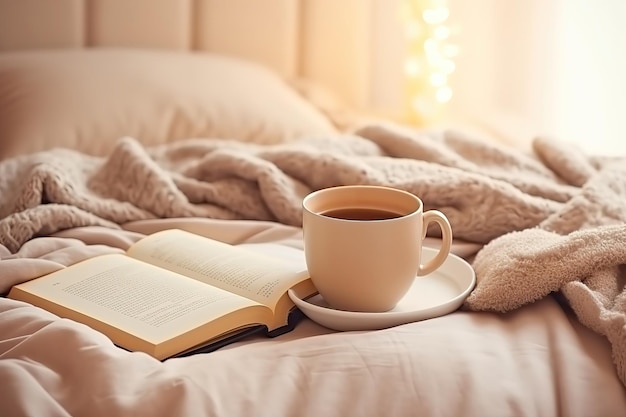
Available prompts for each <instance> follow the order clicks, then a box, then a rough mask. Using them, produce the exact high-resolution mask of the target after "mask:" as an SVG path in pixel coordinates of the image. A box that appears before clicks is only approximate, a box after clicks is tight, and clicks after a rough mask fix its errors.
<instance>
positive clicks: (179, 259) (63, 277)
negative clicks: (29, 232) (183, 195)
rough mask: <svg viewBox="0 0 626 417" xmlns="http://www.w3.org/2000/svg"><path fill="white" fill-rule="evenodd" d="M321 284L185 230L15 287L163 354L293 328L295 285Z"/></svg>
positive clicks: (309, 291)
mask: <svg viewBox="0 0 626 417" xmlns="http://www.w3.org/2000/svg"><path fill="white" fill-rule="evenodd" d="M290 288H293V289H294V291H295V292H296V293H298V295H299V296H303V297H306V296H310V295H313V294H314V293H315V292H316V290H315V288H314V286H313V284H312V282H311V280H310V279H309V276H308V273H307V271H306V268H302V265H297V264H295V263H293V262H288V261H284V260H281V259H279V258H277V257H272V256H271V255H269V254H267V253H262V252H257V251H253V250H251V249H249V248H244V247H238V246H233V245H229V244H226V243H222V242H218V241H215V240H211V239H208V238H206V237H203V236H200V235H196V234H193V233H189V232H185V231H182V230H176V229H174V230H166V231H162V232H158V233H155V234H153V235H150V236H147V237H145V238H143V239H141V240H140V241H138V242H136V243H135V244H134V245H133V246H131V247H130V248H129V250H128V251H127V252H126V254H113V255H102V256H97V257H94V258H91V259H88V260H85V261H82V262H79V263H77V264H74V265H72V266H69V267H67V268H65V269H62V270H59V271H57V272H54V273H52V274H49V275H45V276H43V277H41V278H37V279H34V280H31V281H28V282H25V283H23V284H19V285H16V286H14V287H13V288H12V289H11V291H10V292H9V295H8V297H9V298H13V299H17V300H22V301H26V302H28V303H31V304H33V305H36V306H39V307H41V308H43V309H46V310H48V311H50V312H52V313H54V314H56V315H58V316H61V317H66V318H70V319H73V320H75V321H78V322H81V323H84V324H86V325H88V326H90V327H92V328H94V329H96V330H98V331H100V332H102V333H104V334H105V335H107V336H108V337H109V338H110V339H111V340H112V341H113V342H114V343H115V344H117V345H118V346H120V347H123V348H125V349H128V350H133V351H143V352H146V353H148V354H150V355H152V356H154V357H155V358H157V359H165V358H168V357H171V356H176V355H180V354H182V353H184V352H189V351H194V350H196V349H198V348H199V347H201V346H207V345H211V344H212V343H220V341H222V342H223V341H224V340H228V339H230V338H233V337H234V336H235V335H237V334H241V333H243V332H250V330H251V329H262V330H263V331H265V332H266V333H268V334H269V335H274V334H281V333H284V332H285V331H289V330H291V328H293V324H294V323H293V322H292V321H291V320H290V313H291V312H293V311H297V310H296V309H295V306H294V304H293V303H292V301H291V299H290V298H289V296H288V295H287V290H288V289H290Z"/></svg>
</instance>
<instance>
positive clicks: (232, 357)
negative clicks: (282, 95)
mask: <svg viewBox="0 0 626 417" xmlns="http://www.w3.org/2000/svg"><path fill="white" fill-rule="evenodd" d="M170 227H180V228H183V229H187V230H191V231H194V232H196V233H201V234H204V235H207V236H210V237H213V238H216V239H220V240H223V241H226V242H229V243H235V244H256V243H264V242H273V243H274V245H273V246H272V250H274V251H276V250H279V251H282V252H281V253H284V256H286V257H289V258H290V259H292V260H293V261H294V262H304V261H303V258H302V251H301V248H302V241H301V233H300V229H298V228H296V227H290V226H285V225H279V224H276V223H271V222H257V221H221V220H206V219H204V220H201V219H169V220H145V221H138V222H133V223H128V224H125V225H124V229H123V230H112V229H105V228H99V227H87V228H76V229H70V230H67V231H64V232H61V233H58V234H56V235H55V236H54V237H44V238H37V239H34V240H32V241H29V242H28V243H27V244H26V245H23V246H22V248H21V249H20V251H19V252H17V253H16V254H14V255H11V254H9V252H8V251H5V252H3V253H2V254H1V257H0V259H2V261H1V263H0V274H2V275H0V281H2V282H4V278H6V277H7V276H9V277H11V276H12V277H15V276H16V275H18V274H22V277H25V276H29V275H37V274H40V273H44V271H45V272H49V271H51V270H54V269H58V268H61V267H63V265H66V264H68V263H71V262H74V261H76V260H78V259H81V258H84V257H87V256H94V255H95V254H98V253H106V252H110V251H118V250H123V249H125V248H126V247H128V245H129V244H131V243H132V242H134V241H135V240H137V239H138V238H140V237H141V236H143V234H145V233H151V232H154V231H156V230H160V229H163V228H170ZM434 244H436V242H434ZM477 249H478V248H477V247H476V245H471V244H461V243H459V242H457V244H456V245H455V249H454V250H455V252H456V253H459V254H461V255H462V256H470V255H471V254H472V253H473V252H475V251H476V250H477ZM9 264H11V266H8V265H9ZM0 380H1V381H3V383H2V389H0V415H2V416H19V415H28V416H41V415H46V416H57V415H58V416H67V415H73V416H138V415H150V416H182V415H185V416H205V415H206V416H229V417H237V416H253V415H254V416H274V417H277V416H365V415H372V416H408V415H419V416H455V417H462V416H484V417H487V416H498V417H501V416H557V415H559V416H620V415H626V394H625V391H624V388H623V385H622V384H621V382H620V380H619V379H618V377H617V375H616V372H615V368H614V366H613V363H612V361H611V351H610V347H609V345H608V342H607V341H606V339H604V338H603V337H601V336H599V335H598V334H596V333H594V332H592V331H590V330H588V329H586V328H584V327H583V326H582V325H581V324H579V322H578V321H577V320H575V319H574V318H573V317H572V316H571V315H570V314H568V313H567V312H566V311H565V310H563V309H562V308H561V306H560V305H559V304H558V303H557V302H556V301H555V299H554V298H552V297H547V298H545V299H543V300H541V301H538V302H536V303H534V304H530V305H527V306H524V307H521V308H519V309H518V310H515V311H513V312H510V313H507V314H496V313H477V312H465V311H457V312H455V313H452V314H450V315H447V316H444V317H440V318H435V319H431V320H426V321H422V322H417V323H411V324H406V325H403V326H398V327H395V328H390V329H386V330H381V331H371V332H347V333H340V332H334V331H330V330H328V329H325V328H323V327H321V326H318V325H316V324H315V323H313V322H311V321H309V320H304V321H303V322H302V323H300V325H299V326H298V327H297V328H296V330H295V331H293V332H292V333H289V334H286V335H284V336H281V337H278V338H275V339H266V338H261V337H259V338H255V339H252V340H247V341H244V342H240V343H237V344H235V345H231V346H229V347H226V348H223V349H221V350H219V351H216V352H213V353H210V354H201V355H196V356H191V357H187V358H177V359H170V360H168V361H165V362H158V361H156V360H154V359H152V358H150V357H149V356H147V355H145V354H142V353H130V352H126V351H124V350H121V349H118V348H116V347H115V346H113V345H112V344H111V342H110V341H109V340H108V339H107V338H106V337H104V336H103V335H101V334H99V333H97V332H95V331H93V330H91V329H89V328H87V327H85V326H82V325H80V324H77V323H75V322H72V321H69V320H64V319H59V318H57V317H55V316H53V315H51V314H48V313H46V312H44V311H42V310H40V309H37V308H35V307H32V306H29V305H27V304H24V303H20V302H16V301H12V300H7V299H0Z"/></svg>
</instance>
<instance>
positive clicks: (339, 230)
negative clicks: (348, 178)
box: [302, 185, 452, 312]
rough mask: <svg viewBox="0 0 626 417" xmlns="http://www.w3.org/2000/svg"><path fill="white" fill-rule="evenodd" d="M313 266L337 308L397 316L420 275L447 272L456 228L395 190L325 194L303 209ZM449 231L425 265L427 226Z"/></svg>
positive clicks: (357, 188) (358, 188)
mask: <svg viewBox="0 0 626 417" xmlns="http://www.w3.org/2000/svg"><path fill="white" fill-rule="evenodd" d="M302 208H303V218H302V221H303V225H302V227H303V234H304V252H305V257H306V265H307V268H308V271H309V274H310V276H311V280H312V281H313V284H314V285H315V287H316V288H317V290H318V291H319V293H320V295H321V296H322V297H323V298H324V300H325V301H326V302H327V303H328V304H329V305H330V306H331V307H333V308H336V309H340V310H347V311H367V312H383V311H388V310H391V309H392V308H394V307H395V305H396V304H397V303H398V301H400V300H401V299H402V297H403V296H404V295H405V294H406V293H407V292H408V290H409V288H410V287H411V285H412V283H413V281H414V280H415V279H416V276H420V275H427V274H429V273H431V272H433V271H434V270H436V269H437V268H439V266H441V264H442V263H443V262H444V261H445V260H446V258H447V256H448V254H449V253H450V246H451V243H452V228H451V227H450V223H449V221H448V219H447V218H446V216H445V215H444V214H443V213H441V212H440V211H437V210H428V211H424V205H423V203H422V201H421V200H420V199H419V198H418V197H417V196H415V195H414V194H411V193H409V192H406V191H402V190H398V189H395V188H389V187H379V186H369V185H354V186H353V185H349V186H338V187H331V188H325V189H321V190H318V191H315V192H312V193H311V194H309V195H307V196H306V197H305V198H304V200H303V202H302ZM431 222H434V223H436V224H438V225H439V227H440V228H441V232H442V239H441V248H440V249H439V253H438V254H437V256H435V257H434V258H433V259H432V260H430V261H429V262H428V263H427V264H425V265H422V264H421V253H422V242H423V240H424V238H425V236H426V230H427V227H428V224H429V223H431Z"/></svg>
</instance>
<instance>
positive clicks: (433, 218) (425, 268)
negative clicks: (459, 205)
mask: <svg viewBox="0 0 626 417" xmlns="http://www.w3.org/2000/svg"><path fill="white" fill-rule="evenodd" d="M432 222H435V223H437V224H438V225H439V227H440V228H441V247H440V248H439V253H437V256H435V257H434V258H433V259H431V260H430V262H428V263H427V264H426V265H422V264H420V266H419V268H418V270H417V275H418V276H421V275H428V274H430V273H431V272H433V271H434V270H435V269H437V268H439V267H440V266H441V264H443V262H444V261H445V260H446V258H447V257H448V255H449V254H450V248H451V246H452V227H451V226H450V222H449V221H448V218H447V217H446V216H445V215H444V214H443V213H442V212H440V211H438V210H428V211H425V212H424V214H423V217H422V228H423V236H421V238H422V240H423V239H424V238H425V237H426V231H427V230H428V224H429V223H432Z"/></svg>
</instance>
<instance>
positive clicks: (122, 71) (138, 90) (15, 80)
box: [0, 49, 336, 159]
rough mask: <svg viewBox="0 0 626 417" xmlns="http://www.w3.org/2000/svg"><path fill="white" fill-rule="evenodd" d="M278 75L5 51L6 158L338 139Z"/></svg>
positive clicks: (186, 60) (113, 53)
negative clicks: (64, 150)
mask: <svg viewBox="0 0 626 417" xmlns="http://www.w3.org/2000/svg"><path fill="white" fill-rule="evenodd" d="M335 132H336V130H335V128H334V127H333V125H332V123H331V122H330V121H329V120H328V119H327V118H326V117H325V116H324V115H323V114H322V113H321V112H320V111H318V110H317V109H316V108H315V107H314V106H313V105H312V104H311V103H309V102H307V101H306V100H305V99H303V98H302V97H301V96H299V95H298V94H297V93H296V92H295V91H294V90H292V89H291V88H290V87H289V86H288V85H287V84H286V83H285V82H283V80H282V79H280V78H279V77H278V76H277V75H276V74H274V73H273V72H271V71H270V70H269V69H266V68H264V67H261V66H260V65H257V64H254V63H252V62H247V61H243V60H238V59H235V58H228V57H225V56H219V55H211V54H207V53H190V52H170V51H157V50H132V49H77V50H51V51H31V52H10V53H2V54H0V159H2V158H5V157H7V156H11V155H16V154H20V153H25V152H33V151H38V150H42V149H48V148H52V147H59V146H62V147H70V148H73V149H77V150H80V151H84V152H87V153H90V154H95V155H103V154H106V153H107V152H109V151H110V150H111V148H112V146H113V145H114V144H115V142H116V141H117V140H118V139H119V138H120V137H122V136H132V137H134V138H136V139H138V140H139V141H141V142H142V143H144V144H146V145H154V144H161V143H165V142H168V141H175V140H179V139H187V138H192V137H209V138H222V139H234V140H239V141H248V142H256V143H263V144H269V143H278V142H285V141H289V140H293V139H294V138H298V137H301V136H307V135H320V134H328V133H335Z"/></svg>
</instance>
